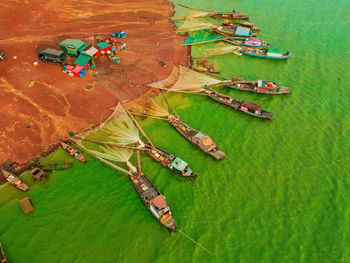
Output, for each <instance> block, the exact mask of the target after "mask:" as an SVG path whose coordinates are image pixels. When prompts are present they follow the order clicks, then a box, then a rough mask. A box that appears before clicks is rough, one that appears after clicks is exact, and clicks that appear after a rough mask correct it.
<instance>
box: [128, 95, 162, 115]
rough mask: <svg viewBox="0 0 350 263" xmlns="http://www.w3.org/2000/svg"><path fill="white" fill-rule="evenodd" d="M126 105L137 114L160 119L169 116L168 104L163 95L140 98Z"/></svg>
mask: <svg viewBox="0 0 350 263" xmlns="http://www.w3.org/2000/svg"><path fill="white" fill-rule="evenodd" d="M125 107H126V108H127V109H128V110H129V111H130V112H131V113H133V114H135V115H140V116H145V117H153V118H160V119H164V118H167V117H168V116H169V110H168V104H167V102H166V101H165V98H164V97H163V96H158V97H149V98H146V99H142V100H141V99H138V100H136V101H133V102H132V103H130V104H127V105H125Z"/></svg>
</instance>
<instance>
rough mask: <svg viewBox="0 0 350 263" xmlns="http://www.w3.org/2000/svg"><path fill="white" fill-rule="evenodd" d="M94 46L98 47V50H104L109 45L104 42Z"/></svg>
mask: <svg viewBox="0 0 350 263" xmlns="http://www.w3.org/2000/svg"><path fill="white" fill-rule="evenodd" d="M96 46H98V47H99V48H100V49H105V48H107V47H109V46H111V45H110V44H108V43H106V42H100V43H97V44H96Z"/></svg>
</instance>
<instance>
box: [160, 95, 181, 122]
mask: <svg viewBox="0 0 350 263" xmlns="http://www.w3.org/2000/svg"><path fill="white" fill-rule="evenodd" d="M160 91H161V92H162V94H163V96H164V98H165V100H166V101H167V103H168V104H169V105H170V107H171V109H172V110H173V112H174V113H175V115H176V117H178V116H179V115H177V113H176V111H175V108H174V106H173V104H171V102H170V101H169V99H168V96H167V95H166V94H165V93H164V91H163V90H162V89H161V90H160Z"/></svg>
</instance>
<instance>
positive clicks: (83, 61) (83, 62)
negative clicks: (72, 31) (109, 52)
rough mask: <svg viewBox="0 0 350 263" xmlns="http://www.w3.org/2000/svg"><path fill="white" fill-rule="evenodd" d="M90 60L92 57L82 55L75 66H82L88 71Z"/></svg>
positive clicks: (75, 62)
mask: <svg viewBox="0 0 350 263" xmlns="http://www.w3.org/2000/svg"><path fill="white" fill-rule="evenodd" d="M90 59H91V56H89V55H87V54H84V53H80V55H79V57H78V58H77V59H76V60H75V61H74V64H75V65H79V66H82V67H84V68H85V69H87V68H88V67H89V66H88V63H89V61H90Z"/></svg>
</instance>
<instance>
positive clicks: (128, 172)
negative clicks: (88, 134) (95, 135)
mask: <svg viewBox="0 0 350 263" xmlns="http://www.w3.org/2000/svg"><path fill="white" fill-rule="evenodd" d="M73 143H74V144H75V146H77V147H78V148H79V149H81V150H83V151H84V152H87V153H88V154H90V155H91V156H93V157H95V158H97V159H99V160H100V161H101V162H103V163H105V164H107V165H109V166H111V167H113V168H114V169H116V170H118V171H120V172H122V173H125V174H127V175H130V176H131V175H132V173H131V172H130V171H127V170H125V169H123V168H121V167H119V166H117V165H115V164H113V163H111V162H109V161H107V160H105V159H103V158H101V157H99V156H97V155H96V154H94V153H92V152H90V151H89V150H87V149H85V148H83V147H81V146H80V145H78V144H77V143H75V142H74V141H73Z"/></svg>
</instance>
